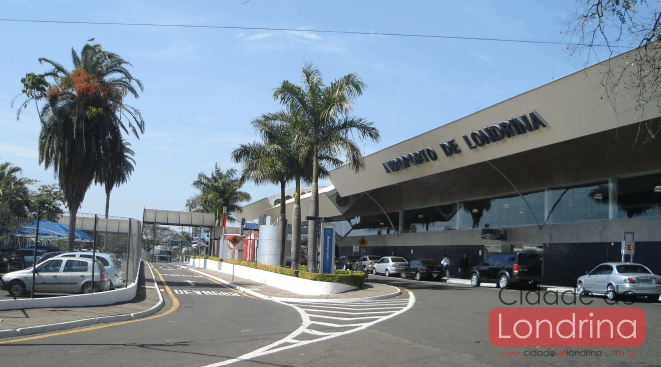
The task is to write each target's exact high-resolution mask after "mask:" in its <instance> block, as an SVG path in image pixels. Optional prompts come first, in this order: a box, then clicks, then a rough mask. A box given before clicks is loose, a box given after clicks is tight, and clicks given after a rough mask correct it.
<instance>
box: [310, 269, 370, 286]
mask: <svg viewBox="0 0 661 367" xmlns="http://www.w3.org/2000/svg"><path fill="white" fill-rule="evenodd" d="M298 277H299V278H303V279H309V280H315V281H318V282H332V283H339V284H347V285H351V286H354V287H358V288H362V287H363V285H364V284H365V273H364V272H362V271H351V270H336V271H335V274H324V273H321V274H320V273H310V272H307V271H299V272H298Z"/></svg>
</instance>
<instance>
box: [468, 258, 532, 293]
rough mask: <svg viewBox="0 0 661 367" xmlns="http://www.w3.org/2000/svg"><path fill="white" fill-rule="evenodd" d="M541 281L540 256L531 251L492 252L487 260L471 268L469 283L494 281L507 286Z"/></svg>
mask: <svg viewBox="0 0 661 367" xmlns="http://www.w3.org/2000/svg"><path fill="white" fill-rule="evenodd" d="M541 281H542V258H541V257H540V256H539V255H537V254H534V253H532V252H519V253H504V254H493V255H491V256H489V258H488V259H487V261H486V262H485V263H484V264H482V265H478V266H474V267H473V268H472V269H471V285H472V286H473V287H479V286H480V283H481V282H496V286H498V287H500V288H507V287H510V286H512V285H514V284H519V285H524V284H529V285H532V286H536V285H537V284H539V283H540V282H541Z"/></svg>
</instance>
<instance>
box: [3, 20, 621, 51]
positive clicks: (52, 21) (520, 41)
mask: <svg viewBox="0 0 661 367" xmlns="http://www.w3.org/2000/svg"><path fill="white" fill-rule="evenodd" d="M0 22H17V23H54V24H74V25H112V26H131V27H164V28H202V29H223V30H242V31H271V32H297V33H331V34H348V35H362V36H384V37H410V38H436V39H449V40H462V41H487V42H513V43H531V44H543V45H565V46H589V47H611V48H623V47H625V46H617V45H615V46H613V45H610V46H609V45H601V44H586V43H569V42H560V41H536V40H522V39H509V38H491V37H490V38H487V37H466V36H445V35H432V34H411V33H387V32H363V31H341V30H324V29H295V28H271V27H245V26H217V25H195V24H158V23H122V22H90V21H67V20H39V19H7V18H0Z"/></svg>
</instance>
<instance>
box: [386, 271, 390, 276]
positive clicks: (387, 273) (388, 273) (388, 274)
mask: <svg viewBox="0 0 661 367" xmlns="http://www.w3.org/2000/svg"><path fill="white" fill-rule="evenodd" d="M386 276H387V277H389V276H390V270H388V269H386Z"/></svg>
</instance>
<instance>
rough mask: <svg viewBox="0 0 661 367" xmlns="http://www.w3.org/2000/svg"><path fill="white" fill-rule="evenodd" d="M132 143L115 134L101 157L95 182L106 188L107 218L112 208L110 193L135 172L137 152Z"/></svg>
mask: <svg viewBox="0 0 661 367" xmlns="http://www.w3.org/2000/svg"><path fill="white" fill-rule="evenodd" d="M130 146H131V143H129V142H128V141H126V140H124V139H122V138H121V136H115V137H113V138H111V139H109V140H108V142H107V147H106V148H107V152H106V154H104V155H103V157H101V159H100V167H99V168H98V170H97V173H96V177H95V178H94V180H95V182H96V183H98V184H100V185H103V187H104V188H105V190H106V219H108V211H109V209H110V193H111V192H112V189H113V188H114V187H119V186H120V185H122V184H125V183H127V182H128V181H129V177H130V176H131V174H132V173H133V169H134V165H135V159H133V156H134V155H135V152H133V150H132V149H131V148H130Z"/></svg>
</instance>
